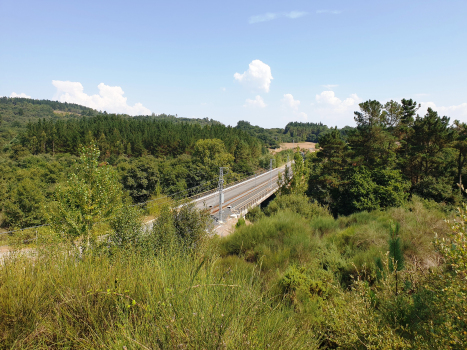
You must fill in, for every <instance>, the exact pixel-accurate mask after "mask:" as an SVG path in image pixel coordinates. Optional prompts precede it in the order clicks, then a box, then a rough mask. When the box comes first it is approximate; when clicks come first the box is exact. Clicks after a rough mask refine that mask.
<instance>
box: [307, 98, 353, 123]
mask: <svg viewBox="0 0 467 350" xmlns="http://www.w3.org/2000/svg"><path fill="white" fill-rule="evenodd" d="M315 98H316V104H314V105H313V104H312V105H313V115H314V116H316V117H317V118H318V120H317V121H321V122H323V123H324V124H327V125H328V126H335V125H338V126H340V127H343V126H345V125H353V124H354V120H353V112H354V111H356V110H358V108H359V107H358V104H359V103H360V102H361V99H360V98H359V97H358V96H357V94H351V95H350V96H349V97H347V98H346V99H344V100H341V99H340V98H338V97H337V96H336V95H335V93H334V91H323V92H321V93H320V94H318V95H316V97H315Z"/></svg>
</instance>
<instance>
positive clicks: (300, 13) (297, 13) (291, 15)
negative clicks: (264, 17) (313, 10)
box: [284, 11, 307, 19]
mask: <svg viewBox="0 0 467 350" xmlns="http://www.w3.org/2000/svg"><path fill="white" fill-rule="evenodd" d="M306 14H307V12H303V11H291V12H289V13H284V16H285V17H287V18H290V19H295V18H299V17H303V16H305V15H306Z"/></svg>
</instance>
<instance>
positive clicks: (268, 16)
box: [248, 12, 278, 24]
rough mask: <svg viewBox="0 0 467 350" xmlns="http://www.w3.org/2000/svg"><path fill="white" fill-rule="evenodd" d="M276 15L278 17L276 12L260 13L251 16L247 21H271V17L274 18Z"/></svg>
mask: <svg viewBox="0 0 467 350" xmlns="http://www.w3.org/2000/svg"><path fill="white" fill-rule="evenodd" d="M277 17H278V15H277V13H270V12H268V13H265V14H262V15H256V16H251V17H250V19H249V21H248V22H250V24H253V23H259V22H267V21H272V20H273V19H276V18H277Z"/></svg>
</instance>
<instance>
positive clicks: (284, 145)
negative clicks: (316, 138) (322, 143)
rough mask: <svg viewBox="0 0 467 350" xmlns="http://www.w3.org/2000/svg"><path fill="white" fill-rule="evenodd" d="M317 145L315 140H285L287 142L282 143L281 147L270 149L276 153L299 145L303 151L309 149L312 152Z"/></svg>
mask: <svg viewBox="0 0 467 350" xmlns="http://www.w3.org/2000/svg"><path fill="white" fill-rule="evenodd" d="M315 145H316V143H314V142H295V143H292V142H285V143H281V145H280V147H279V148H276V149H269V151H270V152H271V153H272V154H276V153H279V152H280V151H285V150H288V149H296V148H297V146H298V147H300V150H301V151H305V150H307V151H310V152H314V151H315Z"/></svg>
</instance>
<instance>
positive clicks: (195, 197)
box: [188, 171, 268, 200]
mask: <svg viewBox="0 0 467 350" xmlns="http://www.w3.org/2000/svg"><path fill="white" fill-rule="evenodd" d="M267 172H268V171H262V172H258V173H256V174H255V175H250V176H248V177H244V178H242V179H240V180H237V181H234V182H231V183H229V184H228V185H227V186H226V187H224V191H225V190H228V189H229V188H230V187H232V186H234V185H237V184H239V183H241V182H244V181H248V180H251V179H254V178H255V177H257V176H260V175H263V174H266V173H267ZM217 191H219V189H218V187H216V188H213V189H212V190H209V191H204V192H201V193H198V194H196V195H194V196H191V197H188V198H189V199H191V200H196V199H198V198H202V197H204V196H208V195H210V194H212V193H216V192H217Z"/></svg>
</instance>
